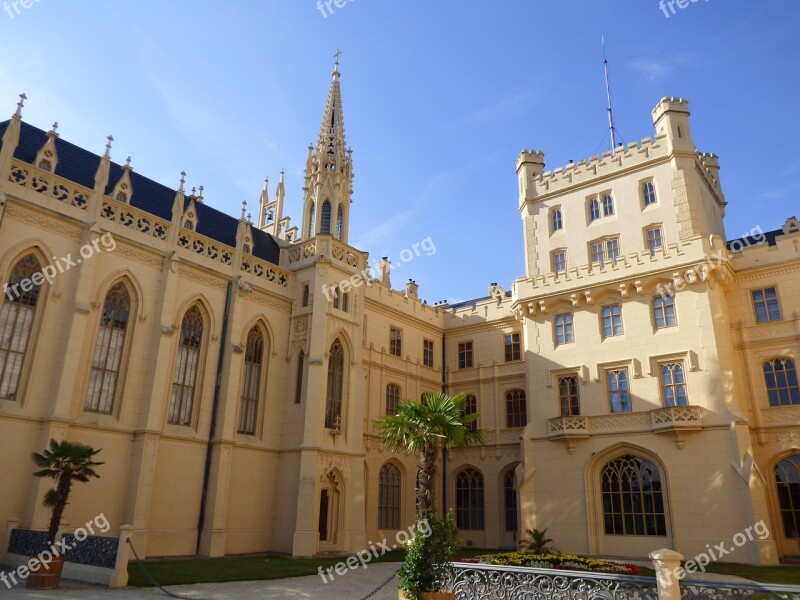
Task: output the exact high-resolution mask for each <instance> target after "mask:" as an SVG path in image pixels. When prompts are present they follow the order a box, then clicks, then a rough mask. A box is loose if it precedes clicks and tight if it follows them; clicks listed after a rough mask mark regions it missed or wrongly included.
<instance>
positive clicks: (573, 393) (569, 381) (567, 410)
mask: <svg viewBox="0 0 800 600" xmlns="http://www.w3.org/2000/svg"><path fill="white" fill-rule="evenodd" d="M558 403H559V405H560V407H561V416H562V417H577V416H578V415H580V414H581V398H580V394H579V392H578V378H577V377H576V376H575V375H566V376H564V377H559V378H558Z"/></svg>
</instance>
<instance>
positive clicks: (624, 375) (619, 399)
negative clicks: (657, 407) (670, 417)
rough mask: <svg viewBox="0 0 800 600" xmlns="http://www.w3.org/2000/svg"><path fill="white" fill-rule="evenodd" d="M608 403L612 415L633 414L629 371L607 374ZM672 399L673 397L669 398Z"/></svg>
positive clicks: (615, 370)
mask: <svg viewBox="0 0 800 600" xmlns="http://www.w3.org/2000/svg"><path fill="white" fill-rule="evenodd" d="M606 380H607V382H606V385H607V388H608V390H607V391H608V403H609V404H610V405H611V412H612V413H622V412H631V410H632V408H631V392H630V390H629V389H628V370H627V369H614V370H612V371H607V372H606ZM669 397H670V398H672V396H669Z"/></svg>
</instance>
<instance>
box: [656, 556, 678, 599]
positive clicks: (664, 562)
mask: <svg viewBox="0 0 800 600" xmlns="http://www.w3.org/2000/svg"><path fill="white" fill-rule="evenodd" d="M650 558H651V559H652V561H653V564H654V565H655V567H656V581H657V582H658V598H659V600H681V584H680V577H681V575H680V574H682V572H683V569H681V561H682V560H683V555H682V554H680V553H679V552H675V551H674V550H669V549H667V548H664V549H662V550H656V551H655V552H651V553H650ZM679 573H680V574H679Z"/></svg>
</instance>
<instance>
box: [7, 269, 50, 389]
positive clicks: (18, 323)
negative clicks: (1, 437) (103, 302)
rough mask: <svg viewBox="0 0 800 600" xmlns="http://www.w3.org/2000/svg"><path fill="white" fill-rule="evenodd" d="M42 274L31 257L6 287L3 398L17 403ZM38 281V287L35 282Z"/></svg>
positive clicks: (12, 274) (13, 274)
mask: <svg viewBox="0 0 800 600" xmlns="http://www.w3.org/2000/svg"><path fill="white" fill-rule="evenodd" d="M40 271H41V266H40V264H39V261H38V260H36V257H35V256H34V255H33V254H29V255H28V256H26V257H24V258H22V259H20V260H19V262H17V264H16V265H14V268H13V269H11V276H10V277H9V278H8V283H7V284H6V285H5V286H3V291H4V292H5V298H3V308H2V310H0V398H5V399H8V400H15V399H16V397H17V386H18V385H19V378H20V375H21V373H22V366H23V364H24V363H25V356H26V352H27V349H28V340H29V339H30V336H31V330H32V329H33V319H34V317H35V316H36V304H37V302H38V301H39V292H40V291H41V288H42V283H43V282H42V274H41V273H40ZM36 276H38V277H36ZM37 280H38V281H39V284H38V285H36V283H34V281H37Z"/></svg>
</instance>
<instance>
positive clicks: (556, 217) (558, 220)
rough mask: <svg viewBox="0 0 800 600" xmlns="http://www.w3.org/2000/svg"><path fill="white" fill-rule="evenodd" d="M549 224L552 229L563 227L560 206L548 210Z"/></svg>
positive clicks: (556, 229)
mask: <svg viewBox="0 0 800 600" xmlns="http://www.w3.org/2000/svg"><path fill="white" fill-rule="evenodd" d="M550 224H551V227H552V231H558V230H559V229H564V215H563V213H562V212H561V209H560V208H554V209H553V210H552V211H551V212H550Z"/></svg>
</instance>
